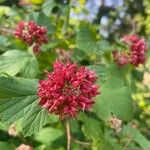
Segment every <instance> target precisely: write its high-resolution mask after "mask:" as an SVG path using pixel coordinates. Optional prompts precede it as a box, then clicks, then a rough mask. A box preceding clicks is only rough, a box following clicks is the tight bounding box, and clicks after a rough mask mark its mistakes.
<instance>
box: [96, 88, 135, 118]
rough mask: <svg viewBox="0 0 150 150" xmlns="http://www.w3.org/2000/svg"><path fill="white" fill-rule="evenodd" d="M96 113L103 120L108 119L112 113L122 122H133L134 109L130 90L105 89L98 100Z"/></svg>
mask: <svg viewBox="0 0 150 150" xmlns="http://www.w3.org/2000/svg"><path fill="white" fill-rule="evenodd" d="M94 112H95V113H96V114H97V115H98V116H99V117H100V118H101V119H103V120H106V119H108V118H109V117H110V115H111V114H112V113H113V114H114V115H116V116H118V117H119V118H121V119H122V120H125V121H129V120H131V119H132V115H133V107H132V100H131V97H130V92H129V90H128V88H127V87H120V88H114V89H110V88H103V89H102V90H101V94H100V95H99V96H97V98H96V103H95V107H94Z"/></svg>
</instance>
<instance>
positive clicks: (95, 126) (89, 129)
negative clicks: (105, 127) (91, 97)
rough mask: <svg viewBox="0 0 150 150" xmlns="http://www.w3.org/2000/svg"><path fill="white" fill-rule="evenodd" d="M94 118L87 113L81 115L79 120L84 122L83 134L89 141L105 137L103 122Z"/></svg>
mask: <svg viewBox="0 0 150 150" xmlns="http://www.w3.org/2000/svg"><path fill="white" fill-rule="evenodd" d="M94 117H95V116H92V114H85V113H80V115H79V120H80V121H82V122H83V125H82V130H83V133H84V135H85V136H86V137H87V138H89V139H91V138H93V139H94V138H96V139H99V138H100V137H101V136H102V135H103V132H102V125H101V122H100V121H99V120H97V118H94Z"/></svg>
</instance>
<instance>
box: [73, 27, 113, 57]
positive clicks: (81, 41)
mask: <svg viewBox="0 0 150 150" xmlns="http://www.w3.org/2000/svg"><path fill="white" fill-rule="evenodd" d="M76 44H77V48H78V49H81V50H83V51H85V52H87V53H88V54H89V55H90V54H93V53H95V54H97V55H102V54H103V53H104V52H109V51H112V50H113V47H112V46H110V44H109V43H108V42H107V41H104V40H102V41H97V40H96V37H95V35H93V33H92V32H91V31H90V30H89V29H88V28H82V29H80V30H79V32H78V33H77V37H76Z"/></svg>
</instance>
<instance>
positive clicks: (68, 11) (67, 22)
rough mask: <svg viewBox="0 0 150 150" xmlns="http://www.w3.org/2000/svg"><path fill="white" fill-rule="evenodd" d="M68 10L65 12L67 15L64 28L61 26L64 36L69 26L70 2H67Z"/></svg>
mask: <svg viewBox="0 0 150 150" xmlns="http://www.w3.org/2000/svg"><path fill="white" fill-rule="evenodd" d="M68 5H69V6H68V10H67V14H66V19H65V22H64V26H63V33H64V34H65V33H66V32H67V30H68V26H69V19H70V9H71V0H68Z"/></svg>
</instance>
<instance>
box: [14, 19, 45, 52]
mask: <svg viewBox="0 0 150 150" xmlns="http://www.w3.org/2000/svg"><path fill="white" fill-rule="evenodd" d="M46 33H47V29H46V28H45V27H42V26H38V25H37V24H36V23H35V22H34V21H29V22H24V21H21V22H19V23H18V25H17V27H16V30H15V33H14V34H15V36H16V38H18V39H20V40H22V41H24V42H25V43H27V44H28V45H29V46H31V45H33V44H34V46H33V51H34V52H35V53H38V52H39V51H40V46H41V45H42V44H43V43H47V42H48V37H47V35H46Z"/></svg>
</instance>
